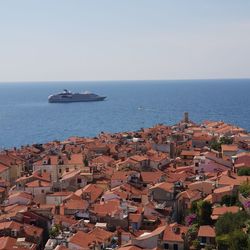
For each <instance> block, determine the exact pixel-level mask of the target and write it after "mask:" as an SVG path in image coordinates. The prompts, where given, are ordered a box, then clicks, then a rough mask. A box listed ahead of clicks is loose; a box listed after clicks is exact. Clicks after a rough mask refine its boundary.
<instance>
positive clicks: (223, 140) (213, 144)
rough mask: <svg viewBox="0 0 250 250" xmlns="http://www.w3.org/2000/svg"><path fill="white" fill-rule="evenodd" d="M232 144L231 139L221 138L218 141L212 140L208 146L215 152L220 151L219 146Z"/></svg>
mask: <svg viewBox="0 0 250 250" xmlns="http://www.w3.org/2000/svg"><path fill="white" fill-rule="evenodd" d="M232 143H233V138H231V137H227V136H224V137H221V138H220V139H219V140H213V141H212V142H211V144H210V147H211V149H214V150H216V151H221V145H222V144H227V145H229V144H232Z"/></svg>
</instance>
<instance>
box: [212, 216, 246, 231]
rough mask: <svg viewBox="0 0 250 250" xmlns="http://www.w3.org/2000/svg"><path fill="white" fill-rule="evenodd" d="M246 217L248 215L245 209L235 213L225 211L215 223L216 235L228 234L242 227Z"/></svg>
mask: <svg viewBox="0 0 250 250" xmlns="http://www.w3.org/2000/svg"><path fill="white" fill-rule="evenodd" d="M248 219H249V215H248V214H247V213H246V212H245V211H240V212H238V213H236V214H233V213H225V214H223V215H222V216H220V217H219V219H218V220H217V222H216V223H215V231H216V235H223V234H229V233H231V232H233V231H235V230H238V229H242V228H243V227H244V226H245V222H246V221H247V220H248Z"/></svg>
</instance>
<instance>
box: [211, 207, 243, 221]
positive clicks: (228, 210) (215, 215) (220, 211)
mask: <svg viewBox="0 0 250 250" xmlns="http://www.w3.org/2000/svg"><path fill="white" fill-rule="evenodd" d="M239 211H240V207H237V206H231V207H226V206H223V207H215V208H214V209H213V212H212V215H211V218H212V219H213V220H216V219H218V217H219V216H221V215H223V214H225V213H237V212H239Z"/></svg>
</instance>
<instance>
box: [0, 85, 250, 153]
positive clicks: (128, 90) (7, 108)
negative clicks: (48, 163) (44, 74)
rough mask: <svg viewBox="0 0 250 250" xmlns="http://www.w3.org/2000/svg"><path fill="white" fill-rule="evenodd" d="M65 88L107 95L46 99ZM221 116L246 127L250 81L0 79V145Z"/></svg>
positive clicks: (249, 120)
mask: <svg viewBox="0 0 250 250" xmlns="http://www.w3.org/2000/svg"><path fill="white" fill-rule="evenodd" d="M64 88H67V89H69V90H71V91H72V92H75V91H84V90H90V91H92V92H95V93H97V94H99V95H105V96H107V100H105V101H103V102H90V103H70V104H69V103H68V104H50V103H48V101H47V97H48V95H50V94H53V93H57V92H60V91H61V90H63V89H64ZM184 111H188V112H189V113H190V117H191V119H192V120H194V121H196V122H201V121H202V120H205V119H210V120H224V121H226V122H229V123H234V124H237V125H239V126H241V127H244V128H246V129H248V130H250V80H192V81H191V80H186V81H126V82H82V83H80V82H76V83H74V82H73V83H69V82H60V83H59V82H56V83H53V82H51V83H48V82H46V83H42V82H41V83H1V84H0V148H8V147H13V146H20V145H26V144H31V143H42V142H47V141H51V140H54V139H58V140H62V139H65V138H67V137H69V136H72V135H78V136H95V135H96V134H98V133H100V132H101V131H108V132H118V131H127V130H137V129H140V128H141V127H149V126H152V125H154V124H156V123H165V124H174V123H176V122H178V121H179V120H180V119H181V118H182V115H183V112H184Z"/></svg>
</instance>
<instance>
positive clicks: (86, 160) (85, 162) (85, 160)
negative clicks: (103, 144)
mask: <svg viewBox="0 0 250 250" xmlns="http://www.w3.org/2000/svg"><path fill="white" fill-rule="evenodd" d="M83 163H84V166H85V167H87V166H88V165H89V161H88V159H87V158H85V159H84V161H83Z"/></svg>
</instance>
